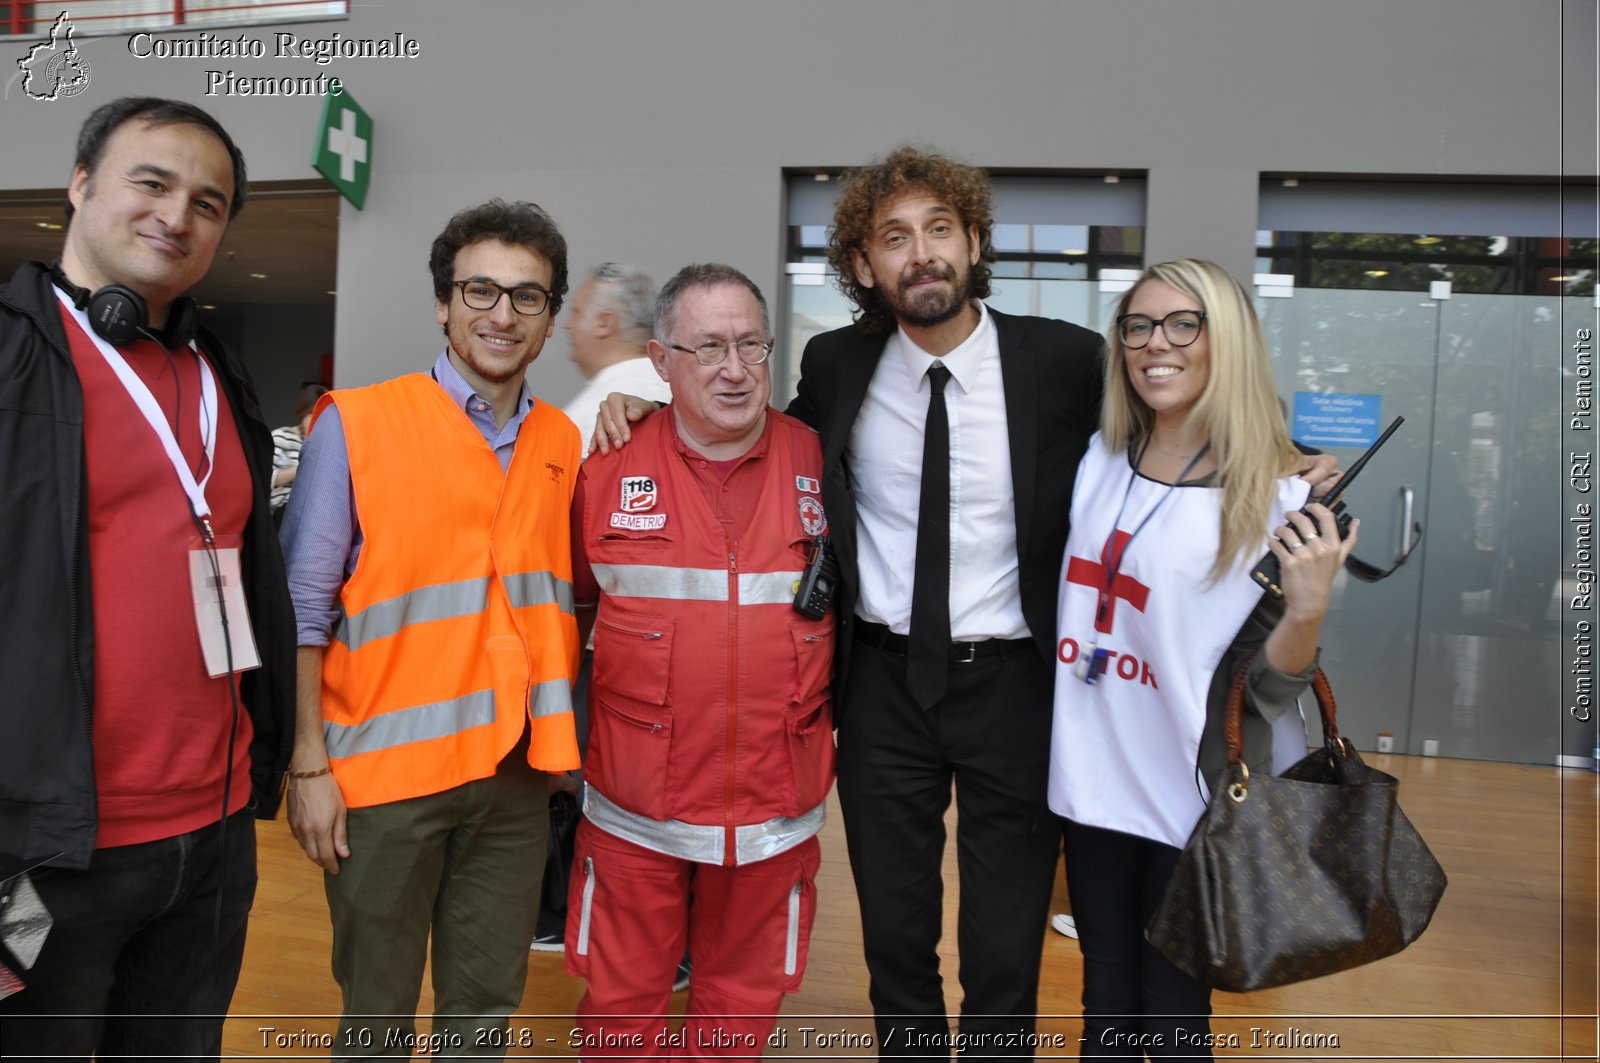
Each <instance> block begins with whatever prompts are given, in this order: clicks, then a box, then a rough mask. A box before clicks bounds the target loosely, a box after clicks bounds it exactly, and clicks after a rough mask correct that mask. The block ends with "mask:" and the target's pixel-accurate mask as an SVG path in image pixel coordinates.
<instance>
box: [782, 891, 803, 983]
mask: <svg viewBox="0 0 1600 1063" xmlns="http://www.w3.org/2000/svg"><path fill="white" fill-rule="evenodd" d="M798 966H800V883H798V882H796V883H795V884H794V889H792V890H790V891H789V936H788V937H787V938H786V939H785V940H784V943H783V973H784V974H794V969H795V968H796V967H798Z"/></svg>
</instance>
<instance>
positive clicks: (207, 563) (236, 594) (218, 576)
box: [189, 535, 261, 679]
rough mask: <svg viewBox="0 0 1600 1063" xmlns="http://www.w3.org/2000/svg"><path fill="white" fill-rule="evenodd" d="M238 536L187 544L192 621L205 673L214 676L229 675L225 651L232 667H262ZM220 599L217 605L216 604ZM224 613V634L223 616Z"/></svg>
mask: <svg viewBox="0 0 1600 1063" xmlns="http://www.w3.org/2000/svg"><path fill="white" fill-rule="evenodd" d="M238 542H239V537H238V536H236V535H224V536H219V537H218V538H217V541H216V545H214V546H208V545H206V543H205V542H203V541H202V540H200V539H195V540H194V541H193V542H192V543H190V545H189V586H190V589H191V590H192V591H193V595H194V621H195V627H196V628H197V629H198V630H199V632H200V652H201V653H202V654H204V655H205V659H206V674H208V675H209V676H211V678H213V679H216V678H219V677H221V676H225V675H227V674H228V651H229V650H230V648H231V650H232V651H233V670H234V671H235V672H248V671H249V670H250V669H252V668H259V667H261V655H260V654H259V653H257V652H256V639H255V635H254V633H253V632H252V631H251V630H250V613H249V610H248V609H246V608H245V602H244V577H243V575H242V574H241V571H240V567H239V546H238ZM219 599H220V604H219ZM224 615H226V616H227V621H228V622H227V628H226V634H224V628H223V622H222V621H223V616H224Z"/></svg>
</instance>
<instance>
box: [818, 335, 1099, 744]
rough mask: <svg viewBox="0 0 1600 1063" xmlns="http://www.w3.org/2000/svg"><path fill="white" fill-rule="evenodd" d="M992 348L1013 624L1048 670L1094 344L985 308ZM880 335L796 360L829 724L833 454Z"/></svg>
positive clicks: (836, 514)
mask: <svg viewBox="0 0 1600 1063" xmlns="http://www.w3.org/2000/svg"><path fill="white" fill-rule="evenodd" d="M989 316H990V317H991V318H993V319H994V325H995V330H996V332H997V333H998V339H999V347H1000V378H1001V382H1002V386H1003V387H1004V389H1005V401H1006V434H1007V435H1008V436H1009V439H1010V444H1011V479H1012V488H1013V494H1014V496H1015V500H1016V520H1017V563H1018V570H1019V577H1020V579H1019V581H1020V584H1021V596H1022V615H1023V617H1024V618H1025V619H1026V620H1027V622H1028V630H1029V631H1031V632H1032V633H1033V639H1034V642H1035V643H1037V644H1038V647H1039V652H1040V653H1041V654H1042V655H1043V656H1044V658H1045V660H1046V661H1051V662H1053V661H1054V660H1055V655H1056V649H1055V637H1056V634H1055V633H1056V581H1057V579H1058V578H1059V577H1060V575H1061V555H1062V552H1063V551H1064V550H1065V549H1066V545H1067V522H1068V516H1069V514H1070V512H1071V507H1072V481H1073V479H1074V478H1075V477H1076V476H1077V473H1078V461H1079V459H1081V458H1082V457H1083V452H1084V450H1085V448H1086V447H1087V446H1088V444H1089V437H1090V436H1091V435H1093V434H1094V432H1095V430H1096V429H1097V428H1099V427H1100V395H1101V392H1102V390H1103V389H1104V382H1103V380H1102V377H1101V350H1102V348H1103V346H1104V342H1103V341H1102V339H1101V338H1100V335H1099V334H1098V333H1095V332H1091V331H1089V330H1088V329H1085V328H1080V327H1079V326H1077V325H1070V324H1068V323H1067V322H1065V321H1055V320H1051V319H1048V318H1041V317H1013V316H1011V315H1010V314H1002V313H998V312H997V311H995V310H994V309H992V308H991V309H990V310H989ZM887 342H888V337H887V336H886V335H882V334H879V335H871V334H868V333H866V332H864V331H862V329H861V328H860V327H859V326H857V325H850V326H847V327H845V328H842V329H835V330H834V331H832V332H827V333H823V334H822V335H820V336H816V337H814V338H813V339H812V340H811V342H810V343H808V344H806V350H805V354H804V355H803V356H802V357H801V360H800V388H799V392H798V394H796V396H795V400H794V402H792V403H790V404H789V411H788V412H789V413H790V414H791V415H793V416H795V417H798V418H799V419H800V420H802V421H804V422H806V423H807V424H809V425H811V426H812V427H813V428H815V429H816V430H817V431H818V432H819V433H820V434H821V436H822V475H823V480H822V504H823V508H824V509H825V510H826V511H827V514H828V534H829V537H830V539H831V541H832V542H833V545H834V548H835V550H836V551H837V552H838V555H839V568H840V572H841V578H840V587H839V592H838V594H837V595H836V597H835V599H834V601H835V605H836V608H837V610H838V611H837V616H838V617H839V632H840V637H839V639H838V640H837V643H836V649H835V674H834V710H833V712H834V725H835V726H837V725H838V721H839V719H840V717H841V716H842V715H843V713H844V711H845V710H846V708H847V706H846V705H845V697H844V695H845V694H846V692H847V691H848V690H849V684H848V683H847V682H846V678H847V676H848V675H849V669H850V648H851V645H852V643H853V642H854V639H853V638H852V637H851V636H852V635H853V630H852V626H853V625H854V623H855V606H856V596H857V594H858V593H859V591H860V586H861V582H860V579H859V577H858V575H857V573H856V564H857V554H856V507H855V500H854V498H853V497H852V495H851V493H850V471H849V469H848V468H847V467H846V464H845V460H844V451H845V446H846V444H848V443H849V441H850V431H851V429H852V428H854V427H855V423H856V415H857V414H859V413H860V412H861V404H862V401H863V400H864V399H865V398H866V395H867V385H868V383H869V382H870V381H871V380H872V374H873V372H874V371H875V370H876V369H877V366H878V359H879V358H881V357H882V356H883V349H884V345H885V344H886V343H887Z"/></svg>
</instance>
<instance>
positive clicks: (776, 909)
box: [566, 819, 821, 1063]
mask: <svg viewBox="0 0 1600 1063" xmlns="http://www.w3.org/2000/svg"><path fill="white" fill-rule="evenodd" d="M820 859H821V848H820V846H819V845H818V844H817V840H816V839H815V838H810V839H807V840H806V841H805V842H803V843H801V844H800V845H797V846H795V847H794V848H792V849H789V850H787V851H785V852H782V853H779V854H778V855H777V856H773V857H770V858H768V859H766V860H762V861H760V862H759V863H754V864H746V865H744V866H742V867H722V866H719V865H716V864H701V863H695V862H694V861H692V860H683V859H680V858H678V857H674V856H667V855H665V854H663V853H658V852H655V851H653V850H650V849H645V848H643V847H641V846H638V845H634V844H633V843H632V842H628V841H624V840H623V839H621V838H618V837H617V836H615V835H613V834H609V833H607V832H606V831H603V830H601V829H600V828H598V827H596V826H595V825H594V824H593V823H591V822H589V820H587V819H585V820H583V821H582V822H581V823H579V825H578V841H577V855H576V858H575V859H574V861H573V873H572V876H571V887H570V892H569V895H568V900H567V933H566V945H567V948H566V954H567V970H568V971H569V972H570V973H572V974H575V975H578V976H580V977H583V978H586V979H588V983H589V984H588V990H587V992H585V993H584V995H583V999H582V1000H581V1001H579V1002H578V1013H577V1025H578V1029H579V1036H580V1038H581V1043H580V1045H579V1053H580V1055H581V1056H582V1057H583V1058H584V1059H599V1058H602V1057H604V1058H605V1059H606V1060H607V1061H608V1063H611V1061H615V1060H619V1059H663V1058H669V1057H670V1058H679V1059H697V1058H713V1057H714V1058H720V1059H727V1058H730V1057H732V1058H750V1059H753V1058H755V1057H757V1056H759V1055H760V1054H761V1052H762V1049H763V1048H764V1047H765V1045H766V1042H767V1035H768V1034H770V1033H771V1032H772V1028H773V1025H774V1024H775V1022H776V1021H777V1013H778V1008H779V1006H780V1005H781V1004H782V1002H783V997H784V994H785V993H793V992H794V991H795V990H797V989H799V988H800V977H801V975H802V974H804V973H805V966H806V951H807V946H808V944H809V942H810V939H811V925H812V923H813V921H814V920H815V918H816V910H817V894H816V884H815V883H816V874H817V866H818V863H819V862H820ZM685 943H687V944H688V946H689V955H690V957H691V959H692V960H693V961H694V973H693V975H692V977H691V979H690V982H689V1000H688V1003H687V1005H686V1006H685V1008H684V1025H683V1029H682V1031H681V1032H679V1031H673V1030H671V1028H670V1027H669V1025H668V1022H667V1012H668V1005H669V1003H670V1001H671V997H672V979H673V975H674V973H675V972H676V970H677V966H678V961H679V960H680V959H682V957H683V952H684V945H685Z"/></svg>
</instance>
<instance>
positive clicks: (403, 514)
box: [317, 373, 581, 808]
mask: <svg viewBox="0 0 1600 1063" xmlns="http://www.w3.org/2000/svg"><path fill="white" fill-rule="evenodd" d="M330 401H332V402H334V403H337V405H338V407H339V417H340V419H341V421H342V422H343V424H344V435H345V444H346V446H347V448H348V450H349V454H350V480H351V484H352V487H353V490H354V493H355V503H356V513H357V514H358V515H359V517H360V521H361V532H362V543H361V553H360V555H359V557H358V558H357V561H356V568H355V571H354V572H353V573H352V574H351V576H350V578H349V580H348V581H346V583H345V585H344V587H343V589H342V590H341V591H340V595H339V601H340V606H341V615H340V617H339V619H338V620H337V621H336V623H335V624H334V628H333V637H332V639H331V640H330V641H329V643H328V647H327V650H326V652H325V653H324V654H323V658H322V718H323V721H324V722H323V733H324V736H325V737H326V739H327V746H328V760H329V763H330V764H331V765H332V767H333V774H334V777H335V778H336V779H337V780H338V781H339V787H340V789H341V790H343V791H344V799H345V802H346V804H348V805H349V806H350V807H352V808H360V807H363V806H367V805H377V804H384V803H386V802H389V801H398V800H403V799H405V798H408V797H420V796H422V795H424V794H432V793H439V792H441V791H443V790H448V789H450V788H451V787H454V786H459V785H461V784H462V783H465V782H470V781H471V780H473V779H481V778H485V777H487V776H489V775H492V774H494V771H495V766H496V765H497V764H498V763H499V762H500V760H501V759H502V758H503V757H504V756H505V755H506V753H508V752H510V750H511V749H512V747H513V746H515V745H516V743H517V740H518V739H519V738H520V737H521V735H522V732H523V729H524V728H531V734H530V741H529V744H528V763H529V764H530V765H532V766H533V767H534V768H537V769H539V770H541V771H566V770H568V769H571V768H576V767H578V763H579V762H578V746H577V741H576V737H575V734H574V728H573V717H572V698H571V684H572V679H573V676H575V675H576V674H577V667H578V628H577V622H576V620H575V619H574V617H573V612H572V553H571V543H570V538H569V537H570V524H569V521H570V517H569V512H570V508H571V503H572V493H573V488H574V485H575V484H576V482H577V477H578V464H579V461H580V454H581V451H580V443H579V440H578V431H577V429H576V428H575V427H574V426H573V424H572V422H571V421H570V420H568V419H567V417H566V415H564V414H562V413H561V412H560V411H559V410H557V409H556V408H555V407H553V406H549V405H546V404H545V403H542V402H540V403H535V405H534V407H533V409H531V410H530V411H529V412H528V415H527V418H526V419H525V420H524V421H523V423H522V427H521V429H520V430H519V432H518V434H517V443H516V451H515V453H514V454H513V456H512V459H511V465H510V468H509V469H508V470H507V471H506V472H504V473H502V472H501V471H500V463H499V461H498V460H497V459H496V458H495V454H494V451H493V449H492V448H491V447H490V446H489V443H488V442H487V441H486V440H485V439H484V438H483V435H482V433H481V432H479V430H478V429H477V428H476V427H475V426H474V425H473V424H472V422H471V421H469V420H468V419H467V417H466V414H465V413H464V412H463V411H462V410H461V409H459V408H458V407H457V406H456V405H455V403H454V402H453V401H452V400H451V398H450V397H449V396H448V395H447V394H446V393H445V391H444V389H442V388H441V387H440V386H439V385H438V384H437V383H435V382H434V381H433V380H432V379H431V378H429V377H428V376H427V375H426V374H422V373H417V374H412V375H408V376H403V377H399V378H397V379H395V380H390V381H387V382H386V383H382V384H374V385H372V386H370V387H364V388H356V389H353V390H348V391H336V392H333V393H332V394H330V395H328V396H326V397H325V398H324V399H323V400H322V404H321V405H319V406H318V409H317V412H318V413H319V414H320V413H321V411H322V409H323V408H324V407H325V406H326V404H327V403H328V402H330Z"/></svg>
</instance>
